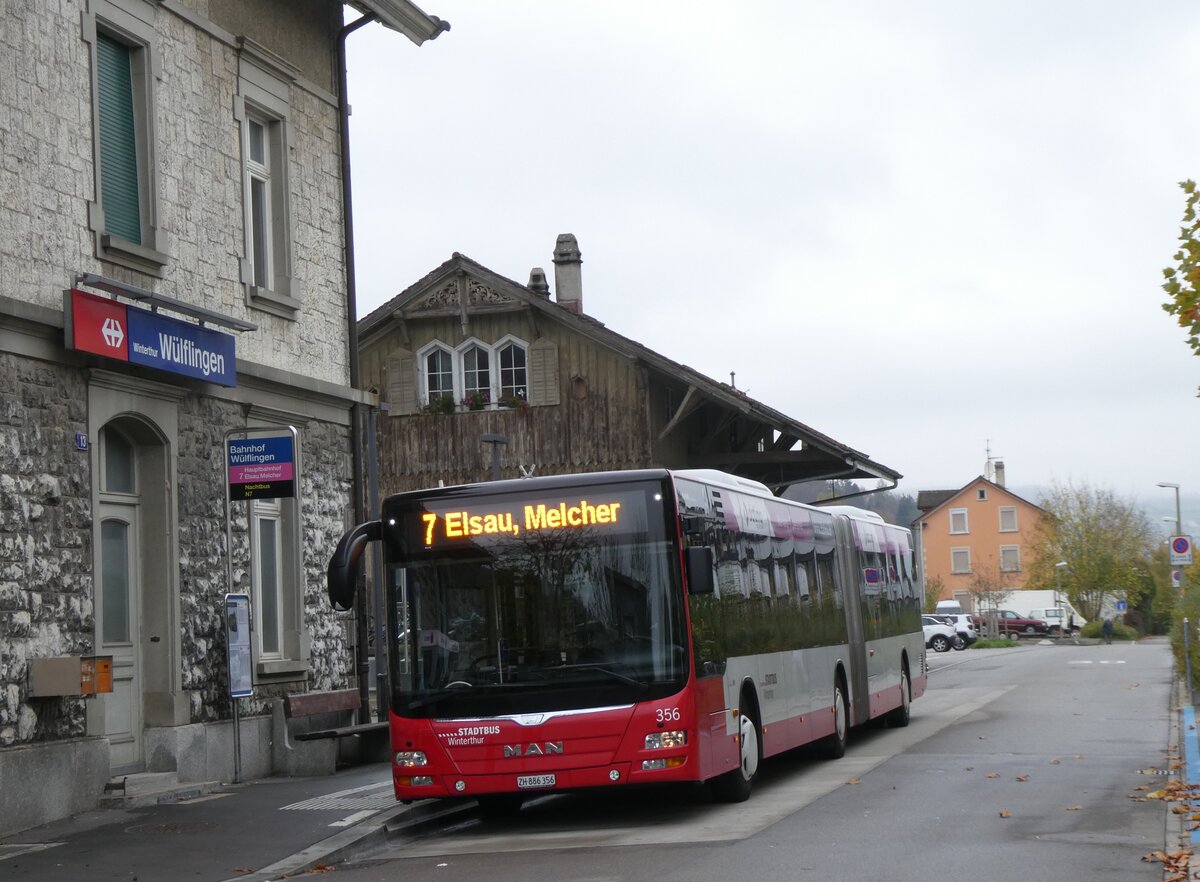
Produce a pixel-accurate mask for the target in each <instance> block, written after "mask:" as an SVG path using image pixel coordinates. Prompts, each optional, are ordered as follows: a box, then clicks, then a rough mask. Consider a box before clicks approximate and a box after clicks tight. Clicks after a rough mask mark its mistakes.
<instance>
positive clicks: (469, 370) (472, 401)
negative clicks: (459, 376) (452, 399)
mask: <svg viewBox="0 0 1200 882" xmlns="http://www.w3.org/2000/svg"><path fill="white" fill-rule="evenodd" d="M462 365H463V403H464V404H467V405H469V406H470V407H476V408H478V407H482V406H483V405H485V404H491V403H492V372H491V370H490V365H491V353H490V352H489V351H488V350H487V349H485V348H484V347H482V346H480V345H479V344H477V343H475V344H471V345H470V346H468V347H467V348H466V349H464V350H463V353H462Z"/></svg>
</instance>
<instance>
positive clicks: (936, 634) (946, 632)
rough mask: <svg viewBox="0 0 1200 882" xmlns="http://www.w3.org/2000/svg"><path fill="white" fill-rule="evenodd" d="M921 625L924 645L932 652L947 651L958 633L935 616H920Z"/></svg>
mask: <svg viewBox="0 0 1200 882" xmlns="http://www.w3.org/2000/svg"><path fill="white" fill-rule="evenodd" d="M921 627H922V629H923V630H924V631H925V647H926V648H927V649H932V650H933V651H934V652H949V651H950V650H951V648H952V647H953V646H954V638H955V637H957V636H958V633H957V632H956V631H955V630H954V628H952V627H950V626H949V625H947V624H946V623H945V622H943V621H942V620H941V619H938V618H936V617H935V616H928V615H927V616H921Z"/></svg>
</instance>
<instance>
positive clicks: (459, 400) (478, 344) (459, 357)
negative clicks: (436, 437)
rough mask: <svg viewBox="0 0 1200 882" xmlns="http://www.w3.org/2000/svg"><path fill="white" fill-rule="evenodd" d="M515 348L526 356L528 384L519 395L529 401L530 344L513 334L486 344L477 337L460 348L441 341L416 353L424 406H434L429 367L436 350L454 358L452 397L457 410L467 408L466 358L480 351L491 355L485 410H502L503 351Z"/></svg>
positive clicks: (452, 363)
mask: <svg viewBox="0 0 1200 882" xmlns="http://www.w3.org/2000/svg"><path fill="white" fill-rule="evenodd" d="M509 346H515V347H517V348H518V349H520V350H522V351H523V352H524V353H525V368H524V370H525V385H524V386H523V387H520V388H522V389H523V390H524V392H525V394H524V395H523V396H522V395H520V394H518V395H517V397H518V398H521V399H522V400H525V401H528V400H529V373H530V368H529V344H528V343H526V342H525V341H524V340H522V339H521V338H520V337H515V336H513V335H512V334H507V335H505V336H504V337H501V338H500V339H499V340H497V341H496V342H495V343H485V342H483V341H482V340H480V339H478V338H477V337H470V338H468V339H466V340H464V341H463V342H462V343H460V344H458V346H456V347H453V348H452V347H450V346H447V345H446V344H445V343H443V342H441V341H440V340H434V341H432V342H431V343H427V344H426V345H425V346H423V347H421V348H420V349H418V350H417V352H416V362H417V388H418V390H419V393H418V394H419V396H420V406H421V407H428V406H429V403H430V388H429V368H428V365H427V360H428V358H429V356H430V355H431V354H432V353H433V352H435V351H442V352H446V353H448V354H449V355H450V360H451V361H450V364H451V371H452V394H453V399H454V403H455V407H456V409H466V404H465V399H466V395H467V391H468V389H467V380H466V358H467V353H469V352H471V351H472V350H475V349H478V350H481V351H482V352H485V353H487V357H488V385H487V391H488V403H487V405H486V407H485V408H484V409H486V410H495V409H498V408H499V407H500V403H499V402H500V397H501V396H500V390H501V381H500V352H501V350H503V349H505V348H507V347H509Z"/></svg>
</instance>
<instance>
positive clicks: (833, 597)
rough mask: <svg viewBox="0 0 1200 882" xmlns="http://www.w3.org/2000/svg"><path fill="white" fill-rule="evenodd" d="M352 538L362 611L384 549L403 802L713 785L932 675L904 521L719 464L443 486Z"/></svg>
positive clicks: (900, 706)
mask: <svg viewBox="0 0 1200 882" xmlns="http://www.w3.org/2000/svg"><path fill="white" fill-rule="evenodd" d="M380 514H381V517H380V520H378V521H373V522H370V523H367V524H363V525H360V526H358V527H356V528H354V529H352V530H351V531H349V532H348V533H347V534H346V535H345V536H343V537H342V540H341V542H340V543H339V545H338V548H337V550H336V551H335V553H334V556H333V558H332V560H331V561H330V564H329V596H330V600H331V601H332V602H333V603H334V605H335V606H337V607H340V608H349V607H350V605H351V603H352V601H353V596H354V586H355V581H356V578H357V575H358V570H359V564H360V558H361V554H362V551H363V549H364V547H365V546H366V545H367V543H368V542H372V541H379V542H380V543H381V544H382V553H383V563H384V583H385V595H386V601H385V603H386V620H387V633H388V647H387V650H388V667H389V696H390V710H389V714H390V729H391V757H392V772H393V778H394V783H395V791H396V797H397V799H400V800H405V801H407V800H414V799H426V798H430V797H472V798H475V799H478V800H479V802H480V805H481V806H482V807H483V809H484V811H485V812H504V811H511V810H515V809H516V808H519V806H520V803H521V800H522V799H523V798H524V797H525V796H526V795H528V794H535V793H544V792H547V791H557V790H567V789H580V788H602V787H620V786H625V785H630V784H634V785H636V784H649V783H659V782H666V781H695V782H699V781H708V782H711V786H712V788H713V791H714V792H715V794H716V795H717V796H718V798H720V799H724V800H728V801H740V800H744V799H746V798H747V797H748V796H749V795H750V791H751V789H752V786H753V783H754V779H755V776H756V775H757V771H758V767H759V762H760V760H762V759H763V758H764V757H769V756H772V755H775V754H778V753H781V752H783V751H786V750H790V749H792V748H795V747H798V746H800V745H803V744H809V743H812V742H820V743H821V744H822V745H823V746H824V747H825V748H826V749H827V752H828V753H829V754H830V755H832V756H834V757H838V756H841V755H842V754H843V753H844V752H845V750H846V739H847V735H848V732H849V730H850V729H851V727H853V726H857V725H860V724H863V723H866V722H867V721H868V720H872V719H876V718H881V717H882V718H885V719H886V720H887V721H888V723H889V724H891V725H895V726H904V725H906V724H907V723H908V718H909V707H910V702H911V700H912V699H913V698H916V697H918V696H920V695H921V694H922V692H924V690H925V684H926V679H927V668H926V665H925V647H924V638H923V634H922V630H921V618H920V611H921V598H920V589H919V587H918V586H917V584H916V580H915V579H914V572H913V560H912V549H911V542H910V535H909V532H908V530H906V529H904V528H902V527H896V526H892V525H888V524H885V523H884V522H883V520H882V519H881V518H879V516H878V515H875V514H873V513H870V512H866V511H863V510H861V509H856V508H848V507H844V506H838V507H832V508H820V507H814V506H809V505H802V504H799V503H795V502H790V501H788V500H784V499H780V498H777V497H775V496H773V495H772V494H771V492H770V491H769V490H768V488H767V487H765V486H764V485H762V484H759V483H757V482H754V481H747V480H745V479H742V478H738V477H735V476H733V475H727V474H723V473H721V472H715V471H709V470H688V471H668V470H664V469H657V470H639V471H628V472H603V473H596V474H583V475H560V476H552V477H539V478H530V479H523V480H511V481H496V482H492V483H482V484H471V485H465V486H458V487H438V488H433V489H429V490H421V491H414V492H407V493H400V494H397V495H394V496H391V497H389V498H388V499H386V500H385V501H384V503H383V505H382V511H381V512H380Z"/></svg>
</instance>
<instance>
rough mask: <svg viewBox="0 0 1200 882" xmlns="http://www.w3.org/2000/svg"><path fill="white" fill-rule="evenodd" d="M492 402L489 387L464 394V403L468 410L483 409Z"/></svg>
mask: <svg viewBox="0 0 1200 882" xmlns="http://www.w3.org/2000/svg"><path fill="white" fill-rule="evenodd" d="M491 402H492V395H491V393H490V392H489V391H488V390H487V389H475V390H473V391H471V392H468V393H467V394H466V395H464V396H463V400H462V403H463V404H464V405H466V407H467V410H483V409H484V408H485V407H487V406H488V405H489V404H491Z"/></svg>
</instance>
